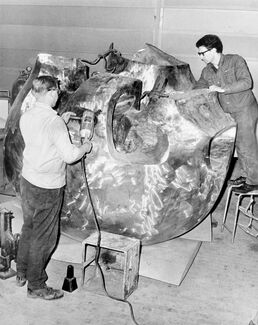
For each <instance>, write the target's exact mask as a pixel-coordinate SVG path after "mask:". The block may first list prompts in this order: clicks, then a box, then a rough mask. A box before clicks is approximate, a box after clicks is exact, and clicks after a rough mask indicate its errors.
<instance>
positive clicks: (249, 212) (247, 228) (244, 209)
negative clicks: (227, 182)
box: [221, 185, 258, 243]
mask: <svg viewBox="0 0 258 325" xmlns="http://www.w3.org/2000/svg"><path fill="white" fill-rule="evenodd" d="M233 187H236V186H234V185H232V186H230V187H229V188H228V193H227V200H226V205H225V210H224V215H223V221H222V226H221V231H223V230H224V228H226V229H227V230H228V231H229V232H230V233H232V243H234V239H235V236H236V229H237V226H238V227H239V228H240V229H242V230H243V231H244V232H245V233H247V234H248V235H251V236H253V237H255V238H257V237H258V229H257V228H256V227H255V226H254V225H253V221H254V220H255V221H258V218H257V217H255V216H254V214H253V208H254V205H255V197H256V196H258V190H255V191H251V192H248V193H237V192H234V190H233ZM232 193H234V194H235V195H237V196H238V198H237V204H236V210H235V219H234V226H233V231H231V230H230V229H229V227H228V226H227V225H226V220H227V213H228V209H229V205H230V199H231V197H232ZM243 198H249V201H248V203H247V205H246V206H243V205H241V204H242V200H243ZM240 212H241V213H242V214H243V215H244V216H245V217H247V218H248V219H249V223H248V224H247V225H244V224H241V223H240V222H239V215H240Z"/></svg>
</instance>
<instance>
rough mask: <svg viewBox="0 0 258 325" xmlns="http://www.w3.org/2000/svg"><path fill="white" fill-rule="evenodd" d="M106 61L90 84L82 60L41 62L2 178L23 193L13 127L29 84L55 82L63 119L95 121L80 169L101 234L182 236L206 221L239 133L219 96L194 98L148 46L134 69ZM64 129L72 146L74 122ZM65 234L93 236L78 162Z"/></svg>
mask: <svg viewBox="0 0 258 325" xmlns="http://www.w3.org/2000/svg"><path fill="white" fill-rule="evenodd" d="M108 54H109V55H108V56H107V57H105V58H106V69H107V71H109V72H106V73H95V74H93V75H92V76H91V77H90V78H88V70H87V69H88V67H87V66H85V60H79V59H67V58H64V57H56V56H52V55H49V54H39V55H38V57H37V61H36V64H35V66H34V68H33V70H32V72H31V74H30V77H29V78H28V80H27V81H26V83H25V85H24V86H23V88H22V89H21V91H20V92H19V94H18V96H17V97H16V99H15V101H14V103H13V106H12V109H11V112H10V115H9V118H8V121H7V127H6V137H5V148H4V155H5V156H4V164H5V170H6V174H7V176H8V179H9V181H10V182H12V184H13V185H14V187H15V189H16V191H19V175H20V170H21V166H22V150H23V141H22V138H21V135H20V131H19V118H20V116H21V114H22V111H23V110H24V109H30V108H31V107H30V105H31V99H30V96H31V95H30V89H31V84H32V81H33V79H34V78H35V77H36V76H38V75H41V74H50V75H54V76H56V77H57V78H58V79H59V80H60V87H61V90H62V94H61V98H60V102H59V104H58V107H57V110H58V111H59V112H60V114H61V113H63V112H65V111H73V112H75V113H76V114H77V115H78V116H81V115H82V113H83V111H84V109H85V108H88V109H91V110H93V111H94V112H95V131H94V136H93V139H92V141H93V150H92V152H91V153H90V154H89V155H88V156H87V158H86V160H85V164H86V171H87V179H88V184H89V187H90V191H91V195H92V199H93V203H94V207H95V210H96V212H97V216H98V219H99V223H100V227H101V229H102V230H105V231H110V232H114V233H119V234H122V235H127V236H132V237H136V238H139V239H141V240H142V243H143V244H153V243H158V242H162V241H166V240H169V239H172V238H175V237H178V236H180V235H183V234H184V233H186V232H188V231H189V230H191V229H193V228H194V227H195V226H197V225H198V224H199V223H200V222H202V221H203V220H204V219H205V218H206V216H207V215H208V214H209V213H210V211H211V209H212V207H213V206H214V204H215V202H216V200H217V199H218V196H219V194H220V191H221V188H222V186H223V183H224V180H225V177H226V174H227V171H228V167H229V163H230V159H231V156H232V152H233V148H234V140H235V124H234V122H233V120H232V119H231V118H230V117H229V116H228V115H226V114H225V113H224V112H223V111H222V109H221V107H220V106H219V104H218V102H217V97H216V94H215V93H212V92H209V91H208V90H193V87H194V82H195V80H194V77H193V75H192V73H191V70H190V67H189V65H188V64H186V63H184V62H181V61H179V60H177V59H176V58H174V57H172V56H169V55H168V54H166V53H164V52H162V51H160V50H159V49H157V48H155V47H154V46H151V45H147V48H146V49H144V50H142V51H139V52H138V53H136V55H135V56H134V57H133V59H132V60H129V59H126V58H123V57H122V56H121V54H120V53H118V52H117V51H116V50H113V49H110V51H109V52H108ZM83 61H84V62H83ZM86 62H87V61H86ZM110 71H112V73H110ZM75 80H76V82H75ZM71 85H72V86H71ZM32 109H33V108H32ZM68 127H69V130H70V134H71V139H72V140H73V141H74V142H75V143H76V142H77V141H79V137H78V134H79V132H78V131H79V124H78V121H76V120H72V121H71V122H70V123H69V124H68ZM61 225H62V231H63V232H67V233H69V234H70V235H72V236H76V237H80V238H84V237H85V234H86V233H87V234H88V233H89V232H90V231H91V230H93V229H94V221H93V213H92V207H91V205H90V201H89V198H88V197H87V191H86V188H85V181H84V177H83V174H82V170H81V164H80V163H77V164H74V165H70V166H68V168H67V186H66V190H65V198H64V204H63V209H62V215H61Z"/></svg>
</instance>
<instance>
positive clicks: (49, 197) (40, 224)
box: [17, 177, 63, 290]
mask: <svg viewBox="0 0 258 325" xmlns="http://www.w3.org/2000/svg"><path fill="white" fill-rule="evenodd" d="M20 191H21V200H22V211H23V219H24V224H23V226H22V230H21V236H20V240H19V245H18V254H17V272H18V273H20V274H24V275H25V276H26V278H27V280H28V288H29V289H32V290H36V289H40V288H43V287H44V286H45V285H46V284H45V283H46V281H47V278H48V277H47V273H46V271H45V269H46V266H47V263H48V262H49V259H50V257H51V253H52V252H53V250H54V248H55V246H56V243H57V238H58V234H59V214H60V209H61V205H62V200H63V188H58V189H45V188H41V187H37V186H35V185H33V184H31V183H29V182H28V181H27V180H26V179H24V178H23V177H21V181H20Z"/></svg>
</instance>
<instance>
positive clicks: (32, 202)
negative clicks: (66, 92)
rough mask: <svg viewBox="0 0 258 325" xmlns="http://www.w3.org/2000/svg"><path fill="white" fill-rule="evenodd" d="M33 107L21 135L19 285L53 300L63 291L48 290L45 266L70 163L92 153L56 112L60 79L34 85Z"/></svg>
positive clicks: (37, 81)
mask: <svg viewBox="0 0 258 325" xmlns="http://www.w3.org/2000/svg"><path fill="white" fill-rule="evenodd" d="M32 93H33V95H34V97H35V101H34V104H33V107H31V108H30V109H29V110H27V111H26V112H25V113H23V114H22V116H21V119H20V130H21V134H22V137H23V140H24V144H25V147H24V151H23V167H22V172H21V180H20V193H21V201H22V211H23V219H24V223H23V226H22V230H21V236H20V240H19V245H18V253H17V265H16V268H17V277H16V284H17V286H19V287H22V286H24V285H25V284H26V282H27V281H28V287H27V296H28V297H29V298H41V299H45V300H53V299H58V298H61V297H63V292H62V290H59V289H53V288H51V287H48V286H47V285H46V281H47V278H48V277H47V273H46V270H45V269H46V267H47V264H48V262H49V259H50V256H51V254H52V252H53V250H54V248H55V246H56V243H57V238H58V233H59V213H60V209H61V205H62V200H63V188H64V185H65V183H66V164H70V163H73V162H75V161H77V160H79V159H80V158H82V157H83V156H84V155H85V153H88V152H90V151H91V148H92V144H91V142H90V141H89V140H87V139H86V140H85V142H84V143H83V144H82V145H81V146H75V145H74V144H72V143H71V141H70V137H69V133H68V130H67V127H66V123H67V122H68V120H69V118H70V116H71V114H73V113H71V112H68V113H67V114H66V115H65V116H64V118H62V117H60V116H58V115H57V113H56V111H55V110H53V109H52V108H53V107H54V106H55V105H56V102H57V99H58V93H59V89H58V80H57V79H56V78H53V77H51V76H40V77H38V78H36V79H34V80H33V83H32Z"/></svg>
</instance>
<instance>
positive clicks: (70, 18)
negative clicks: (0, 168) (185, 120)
mask: <svg viewBox="0 0 258 325" xmlns="http://www.w3.org/2000/svg"><path fill="white" fill-rule="evenodd" d="M257 21H258V1H257V0H245V1H244V0H209V1H207V0H23V1H20V0H0V73H1V76H2V78H1V79H0V89H1V88H4V89H8V88H10V87H11V84H12V80H14V79H12V78H13V77H14V76H15V77H16V75H17V74H18V72H19V70H21V69H23V68H24V67H25V66H26V65H28V64H33V62H34V60H35V58H36V55H37V53H40V52H46V53H52V54H56V55H64V56H67V57H81V58H86V59H89V60H94V59H95V58H96V57H97V55H98V54H99V53H103V52H104V51H105V50H106V49H107V48H108V46H109V44H110V43H111V42H114V44H115V47H116V48H117V49H118V50H120V51H121V52H122V53H123V54H124V55H125V56H128V57H131V56H132V54H133V53H135V52H136V51H137V50H139V49H140V48H143V47H144V44H145V43H146V42H148V43H152V44H154V45H157V46H158V47H160V48H161V49H162V50H164V51H166V52H168V53H170V54H172V55H174V56H176V57H178V58H179V59H182V60H183V61H185V62H188V63H189V64H190V65H191V69H192V71H193V74H194V76H195V78H198V77H199V75H200V72H201V69H202V67H203V63H202V62H201V61H200V58H199V57H198V56H197V54H196V52H197V49H196V48H195V43H196V41H197V40H198V39H199V38H200V37H201V36H203V35H204V34H207V33H216V34H218V35H219V36H220V37H221V39H222V41H223V43H224V52H225V53H238V54H240V55H242V56H243V57H244V58H245V59H246V61H247V62H248V64H249V66H250V71H251V73H252V74H253V79H254V83H255V88H254V90H255V94H256V96H257V97H258V24H257ZM96 69H99V70H102V69H103V65H102V64H99V65H98V66H96V67H93V70H96Z"/></svg>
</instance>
